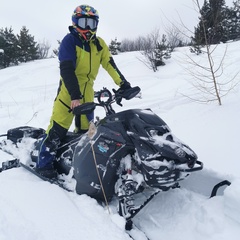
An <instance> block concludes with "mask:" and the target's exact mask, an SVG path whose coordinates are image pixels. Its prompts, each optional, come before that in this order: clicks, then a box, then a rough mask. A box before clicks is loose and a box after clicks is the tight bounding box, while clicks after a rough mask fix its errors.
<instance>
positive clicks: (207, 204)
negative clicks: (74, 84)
mask: <svg viewBox="0 0 240 240" xmlns="http://www.w3.org/2000/svg"><path fill="white" fill-rule="evenodd" d="M225 47H226V45H220V46H218V48H217V50H216V51H215V52H214V54H216V57H219V56H221V55H222V54H223V52H224V50H225ZM239 47H240V42H234V43H229V44H228V50H227V56H226V58H225V61H224V64H225V65H224V66H225V70H224V73H225V74H224V75H225V76H227V77H231V76H234V75H235V74H236V73H237V72H238V71H239V70H238V69H239V62H240V57H239V54H238V49H239ZM185 53H187V54H190V53H188V49H187V48H180V49H176V51H175V52H174V53H173V55H172V58H171V59H169V60H168V61H167V65H166V66H164V67H162V68H160V69H159V71H158V72H156V73H153V72H152V71H151V70H149V69H148V68H147V67H146V66H145V65H144V64H143V63H142V62H141V61H139V60H138V58H140V57H141V55H140V54H139V53H137V52H133V53H124V54H120V55H118V56H115V61H116V63H117V65H118V67H119V68H120V70H121V71H122V73H123V74H124V75H125V77H126V78H127V79H128V80H129V81H130V82H131V83H132V85H133V86H135V85H139V86H140V87H141V89H142V99H137V98H136V99H133V100H131V101H123V104H124V106H123V107H122V108H121V107H119V106H116V107H115V110H116V111H120V110H124V109H129V108H151V109H152V110H153V111H154V112H155V113H156V114H158V115H159V116H160V117H161V118H163V120H164V121H166V122H167V123H168V125H169V127H170V128H171V130H172V132H173V133H174V135H176V136H177V137H178V138H180V139H181V140H183V141H184V142H186V143H187V144H188V145H189V146H190V147H191V148H192V149H193V150H194V151H195V152H196V153H197V154H198V156H199V160H201V161H203V162H204V170H203V171H201V172H198V173H193V174H192V175H191V176H190V178H189V179H187V180H185V181H184V182H182V184H181V186H182V188H181V189H174V190H171V191H168V192H164V193H160V194H159V195H157V196H156V197H155V198H154V199H153V201H152V202H151V203H149V205H147V206H146V208H145V209H143V211H142V212H140V213H139V214H138V215H137V216H136V217H135V219H134V222H135V224H136V225H137V226H138V227H141V229H142V230H143V231H145V233H146V234H147V235H148V236H149V238H150V239H153V240H159V239H166V238H167V239H169V240H183V239H184V240H193V239H194V240H195V239H196V240H203V239H204V240H205V239H208V240H215V239H216V240H221V239H223V240H226V239H231V240H237V239H239V235H240V188H239V186H240V178H239V176H240V174H239V169H240V163H239V157H238V148H239V142H238V139H239V137H238V136H239V133H240V127H239V117H240V106H239V105H240V101H239V100H240V99H239V98H240V92H239V87H237V88H235V90H234V91H232V92H230V93H229V94H228V95H227V97H226V98H224V99H223V106H221V107H220V106H218V105H217V104H216V103H211V104H202V105H201V104H198V103H196V102H192V101H190V100H189V99H188V98H185V97H183V95H182V94H190V93H195V92H194V91H195V90H193V89H192V88H191V84H190V82H189V81H191V79H192V76H189V75H188V74H187V72H186V71H185V69H186V68H187V67H190V66H188V65H187V63H186V61H185V60H186V54H185ZM191 57H193V58H194V59H197V60H199V61H202V63H204V61H205V59H206V56H201V57H200V58H199V57H197V56H194V55H191ZM219 59H220V58H219ZM236 80H237V81H239V80H240V75H238V76H237V78H236ZM58 82H59V68H58V60H57V59H47V60H40V61H35V62H30V63H26V64H21V65H19V66H16V67H10V68H7V69H3V70H0V86H1V87H0V119H1V124H0V134H3V133H6V131H7V130H8V129H10V128H14V127H18V126H24V125H28V126H34V127H42V128H46V127H47V126H48V122H49V118H50V115H51V111H52V104H53V100H54V98H55V95H56V92H57V87H58ZM104 86H108V87H109V88H113V87H115V85H114V84H113V82H112V81H111V79H110V77H109V76H108V75H107V73H106V72H105V71H104V70H102V69H101V70H100V72H99V76H98V79H97V80H96V83H95V89H96V90H99V89H101V88H102V87H104ZM96 115H99V116H101V117H103V116H104V112H103V110H102V109H97V110H96ZM20 157H21V160H22V161H23V162H24V161H26V159H27V154H26V153H22V155H21V156H20ZM7 159H9V156H8V155H7V154H5V153H2V152H0V161H4V160H7ZM223 179H229V180H230V181H231V182H232V185H231V186H230V187H228V188H226V189H225V190H224V191H222V192H221V195H219V196H217V197H215V198H212V199H209V195H210V192H211V188H212V186H213V185H214V184H215V182H216V181H218V180H223ZM0 189H1V191H0V206H1V207H0V240H11V239H14V240H15V239H22V240H30V239H31V240H32V239H41V240H50V239H51V240H53V239H56V240H62V239H63V240H65V239H68V240H75V239H89V240H105V239H111V240H118V239H121V240H124V239H129V236H128V235H127V234H126V233H125V232H124V220H123V219H122V218H121V217H119V216H118V214H117V213H116V210H115V208H114V207H113V203H112V205H111V214H110V215H109V213H108V211H107V209H106V208H103V207H101V206H99V204H98V203H97V202H96V201H95V200H94V199H91V198H90V197H88V196H85V195H82V196H79V195H76V194H75V193H69V192H66V191H63V190H62V189H60V188H58V187H57V186H55V185H51V184H49V183H46V182H43V181H41V180H39V179H38V178H36V177H35V176H32V175H31V174H30V173H28V172H26V171H25V170H24V169H22V168H18V169H12V170H9V171H5V172H2V173H0ZM139 240H140V239H139Z"/></svg>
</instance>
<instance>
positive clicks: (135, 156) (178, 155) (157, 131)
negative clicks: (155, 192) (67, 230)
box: [72, 109, 200, 200]
mask: <svg viewBox="0 0 240 240" xmlns="http://www.w3.org/2000/svg"><path fill="white" fill-rule="evenodd" d="M93 151H94V152H93ZM128 154H129V155H130V156H131V159H132V166H131V167H132V168H133V169H134V170H135V171H136V172H137V173H141V174H142V175H143V179H144V183H145V184H146V185H148V186H150V187H154V188H158V189H161V190H162V191H166V190H168V189H169V188H171V187H174V186H176V185H177V183H178V182H179V181H180V180H183V179H184V178H185V177H186V176H187V175H189V173H187V171H185V170H186V169H189V170H191V169H192V168H193V167H194V165H195V163H196V160H197V155H196V154H195V153H194V152H193V151H192V150H191V149H190V148H189V147H188V146H187V145H185V144H183V143H182V142H181V141H180V140H178V139H177V138H175V137H174V136H173V135H172V134H171V132H170V129H169V127H168V126H167V124H166V123H165V122H164V121H163V120H162V119H161V118H160V117H158V116H157V115H155V114H154V113H153V112H152V111H151V110H141V109H132V110H126V111H123V112H120V113H115V114H111V115H109V116H107V117H105V118H104V119H103V120H101V122H100V123H99V125H98V127H97V130H96V133H95V135H94V137H93V138H92V139H89V138H88V136H87V134H84V135H83V136H82V137H81V139H80V141H79V143H78V144H77V146H76V148H75V150H74V155H73V164H72V165H73V168H74V178H75V179H76V182H77V185H76V192H77V193H78V194H87V195H89V196H91V197H94V198H96V199H99V200H103V193H102V190H101V187H100V182H99V179H98V175H97V171H96V166H95V163H94V159H93V158H94V155H95V157H96V161H97V168H98V171H99V173H100V177H101V179H102V183H103V186H104V189H105V193H106V195H107V199H111V198H112V197H113V195H114V194H115V192H114V186H115V183H116V181H117V179H118V178H119V176H118V172H121V171H124V169H121V170H120V171H119V166H120V164H121V160H122V159H123V158H124V157H126V156H127V155H128ZM198 170H200V168H199V169H198Z"/></svg>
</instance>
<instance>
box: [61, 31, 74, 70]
mask: <svg viewBox="0 0 240 240" xmlns="http://www.w3.org/2000/svg"><path fill="white" fill-rule="evenodd" d="M58 59H59V61H60V63H61V62H64V61H72V62H73V65H74V66H76V43H75V39H74V36H73V35H72V34H71V33H69V34H67V35H66V36H65V37H64V38H63V40H62V42H61V44H60V48H59V54H58Z"/></svg>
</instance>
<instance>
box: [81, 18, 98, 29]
mask: <svg viewBox="0 0 240 240" xmlns="http://www.w3.org/2000/svg"><path fill="white" fill-rule="evenodd" d="M97 24H98V22H97V20H95V19H93V18H79V19H78V26H79V27H80V28H82V29H86V28H87V27H89V28H90V29H95V28H97Z"/></svg>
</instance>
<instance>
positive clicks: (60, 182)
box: [20, 162, 72, 192]
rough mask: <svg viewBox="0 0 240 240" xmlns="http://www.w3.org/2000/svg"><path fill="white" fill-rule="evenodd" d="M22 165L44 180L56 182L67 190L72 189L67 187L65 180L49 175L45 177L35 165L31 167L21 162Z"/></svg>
mask: <svg viewBox="0 0 240 240" xmlns="http://www.w3.org/2000/svg"><path fill="white" fill-rule="evenodd" d="M20 166H21V167H23V168H24V169H26V170H27V171H29V172H30V173H32V174H34V175H35V176H37V177H39V178H40V179H42V180H43V181H46V182H49V183H51V184H56V185H57V186H59V187H61V188H63V189H64V190H67V191H69V192H71V191H72V190H71V189H69V188H68V187H66V184H65V181H64V180H61V179H56V178H52V179H50V178H47V177H44V176H42V175H41V174H39V173H37V172H36V171H35V168H34V167H31V166H28V165H26V164H23V163H21V162H20Z"/></svg>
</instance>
